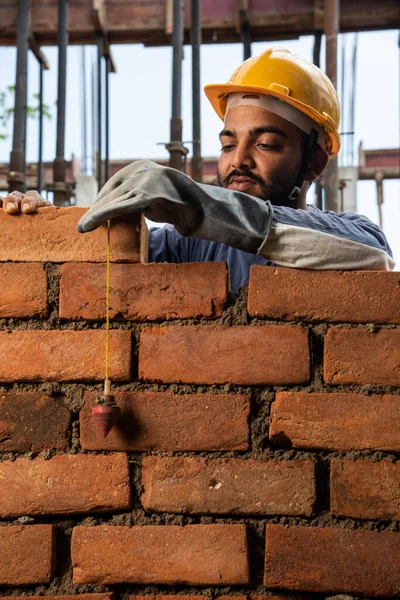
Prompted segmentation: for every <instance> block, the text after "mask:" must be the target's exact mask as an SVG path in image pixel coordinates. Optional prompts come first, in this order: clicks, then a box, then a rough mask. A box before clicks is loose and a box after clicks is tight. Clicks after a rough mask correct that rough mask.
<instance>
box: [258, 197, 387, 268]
mask: <svg viewBox="0 0 400 600" xmlns="http://www.w3.org/2000/svg"><path fill="white" fill-rule="evenodd" d="M259 254H260V255H261V256H264V257H266V258H268V259H269V260H271V261H272V262H274V263H277V264H280V265H282V266H284V267H294V268H298V269H338V270H340V269H342V270H347V271H350V270H365V269H369V270H387V271H388V270H391V269H393V268H394V266H395V262H394V261H393V258H392V251H391V249H390V247H389V244H388V243H387V240H386V237H385V235H384V234H383V232H382V230H381V229H379V227H378V226H377V225H375V224H374V223H372V222H371V221H370V220H369V219H367V218H366V217H364V216H363V215H357V214H351V213H340V214H335V213H333V212H323V211H321V210H318V209H316V208H310V209H308V210H294V209H292V208H286V207H280V206H274V221H273V223H272V227H271V231H270V233H269V235H268V236H267V237H266V239H265V240H264V242H263V244H262V245H261V247H260V250H259Z"/></svg>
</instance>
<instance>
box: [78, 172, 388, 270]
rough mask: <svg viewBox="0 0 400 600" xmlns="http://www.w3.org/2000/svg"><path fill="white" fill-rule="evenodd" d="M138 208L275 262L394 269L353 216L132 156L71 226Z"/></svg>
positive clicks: (376, 236)
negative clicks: (281, 201)
mask: <svg viewBox="0 0 400 600" xmlns="http://www.w3.org/2000/svg"><path fill="white" fill-rule="evenodd" d="M138 211H142V212H143V213H144V214H145V216H147V217H148V218H150V219H151V220H153V221H158V222H168V223H172V224H173V225H175V227H176V229H177V230H178V232H179V233H181V234H182V235H185V236H189V237H194V238H200V239H206V240H213V241H217V242H223V243H225V244H228V245H230V246H233V247H234V248H238V249H239V250H244V251H246V252H251V253H253V254H259V255H260V256H263V257H265V258H267V259H268V260H270V261H272V262H273V263H275V264H280V265H282V266H290V267H295V268H303V269H344V270H354V269H360V270H361V269H374V270H389V269H392V268H393V267H394V261H393V259H392V257H391V251H390V248H389V246H388V244H387V241H386V238H385V236H384V235H383V233H382V232H381V230H380V229H379V227H377V226H376V225H374V224H373V223H371V222H370V221H369V220H368V219H366V218H365V217H362V216H360V215H349V214H348V215H346V214H339V215H336V214H334V213H328V212H327V213H325V212H322V211H319V210H317V209H313V210H295V209H291V208H286V207H278V206H275V207H272V205H271V203H270V202H269V201H263V200H260V199H259V198H254V197H252V196H249V195H247V194H244V193H242V192H236V191H233V190H227V189H225V188H220V187H215V186H210V185H203V184H197V183H196V182H194V181H193V180H191V179H190V178H189V177H187V176H186V175H184V174H183V173H181V172H180V171H176V170H175V169H170V168H165V167H161V166H159V165H156V164H155V163H152V162H151V161H137V162H136V163H133V164H132V165H129V166H127V167H125V168H124V169H122V170H121V171H119V172H118V173H116V174H115V175H114V176H113V177H112V178H111V179H110V180H109V181H108V182H107V183H106V185H105V186H104V187H103V189H102V190H101V191H100V193H99V196H98V198H97V200H96V203H95V204H94V205H93V206H92V207H91V208H90V209H89V211H88V212H87V213H86V214H85V215H84V217H83V218H82V219H81V221H80V222H79V224H78V230H79V231H80V232H86V231H91V230H92V229H95V228H96V227H98V226H99V225H100V224H101V223H103V222H105V221H107V220H108V219H112V218H114V217H117V216H118V217H121V216H124V215H126V214H130V213H132V212H138Z"/></svg>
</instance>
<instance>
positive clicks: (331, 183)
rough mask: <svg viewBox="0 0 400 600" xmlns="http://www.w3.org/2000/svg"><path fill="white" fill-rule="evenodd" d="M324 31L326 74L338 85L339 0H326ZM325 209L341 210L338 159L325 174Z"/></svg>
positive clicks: (334, 160)
mask: <svg viewBox="0 0 400 600" xmlns="http://www.w3.org/2000/svg"><path fill="white" fill-rule="evenodd" d="M324 31H325V36H326V74H327V75H328V77H329V79H330V80H331V81H332V83H333V85H334V86H335V88H336V87H337V81H336V79H337V36H338V32H339V0H325V9H324ZM323 186H324V192H325V210H333V211H334V212H339V206H340V203H339V186H338V161H337V158H333V159H331V160H330V161H329V163H328V166H327V167H326V169H325V172H324V176H323Z"/></svg>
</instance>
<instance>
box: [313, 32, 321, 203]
mask: <svg viewBox="0 0 400 600" xmlns="http://www.w3.org/2000/svg"><path fill="white" fill-rule="evenodd" d="M321 42H322V31H316V32H315V34H314V47H313V63H314V65H315V66H317V67H320V66H321ZM315 198H316V202H315V204H316V206H317V207H318V208H321V209H322V208H323V206H322V186H321V181H320V180H319V179H317V181H316V182H315Z"/></svg>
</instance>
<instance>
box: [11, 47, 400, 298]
mask: <svg viewBox="0 0 400 600" xmlns="http://www.w3.org/2000/svg"><path fill="white" fill-rule="evenodd" d="M205 93H206V95H207V97H208V99H209V101H210V102H211V104H212V106H213V108H214V109H215V111H216V112H217V114H218V115H219V116H220V117H221V119H222V120H223V121H224V125H223V129H222V131H221V133H220V141H221V156H220V159H219V161H218V182H219V187H217V186H210V185H203V184H198V183H196V182H194V181H192V180H191V179H190V178H189V177H187V176H186V175H185V174H183V173H181V172H180V171H176V170H174V169H170V168H165V167H161V166H159V165H157V164H155V163H153V162H151V161H137V162H135V163H133V164H131V165H129V166H127V167H125V168H124V169H121V171H119V172H118V173H116V174H115V175H114V176H113V177H112V178H111V179H110V180H109V181H108V182H107V183H106V185H105V186H104V187H103V188H102V190H101V191H100V193H99V195H98V197H97V200H96V202H95V204H94V205H93V206H92V207H91V208H90V209H89V210H88V211H87V213H86V214H85V215H84V216H83V218H82V219H81V221H80V222H79V224H78V230H79V231H80V232H82V233H84V232H88V231H91V230H93V229H95V228H96V227H98V226H99V225H100V224H101V223H104V222H105V221H107V220H108V219H112V218H114V217H123V216H124V215H128V214H131V213H134V212H138V211H141V212H143V213H144V214H145V216H146V217H148V218H149V219H151V220H153V221H157V222H163V223H165V222H166V223H170V224H171V225H167V226H166V227H163V228H155V229H151V230H150V232H149V259H150V261H154V262H174V263H180V262H192V261H200V262H207V261H226V262H227V263H228V267H229V271H230V278H231V287H232V289H233V290H234V291H236V290H238V289H239V287H240V286H241V285H243V284H244V283H246V282H247V281H248V278H249V270H250V266H251V265H252V264H277V265H282V266H287V267H295V268H306V269H344V270H353V269H375V270H380V269H384V270H389V269H392V268H393V267H394V261H393V259H392V254H391V250H390V248H389V245H388V243H387V241H386V238H385V236H384V234H383V233H382V231H381V230H380V229H379V227H377V226H376V225H375V224H373V223H372V222H370V221H369V220H368V219H367V218H366V217H364V216H361V215H357V214H348V213H341V214H335V213H333V212H323V211H321V210H319V209H317V208H315V207H311V206H307V202H306V194H307V190H308V188H309V185H310V184H311V182H313V181H315V180H316V179H318V177H319V176H320V175H321V173H322V172H323V171H324V169H325V167H326V165H327V163H328V160H329V159H330V158H333V157H335V156H336V155H337V154H338V152H339V149H340V137H339V133H338V125H339V117H340V114H339V113H340V109H339V101H338V97H337V94H336V91H335V89H334V87H333V85H332V83H331V82H330V80H329V79H328V78H327V76H326V75H325V74H324V73H323V72H322V71H320V69H318V68H317V67H316V66H315V65H313V64H312V63H309V62H308V61H306V60H305V59H303V58H301V57H299V56H296V55H295V54H293V53H292V52H289V51H288V50H283V49H272V50H267V51H266V52H264V53H263V54H261V55H259V56H254V57H252V58H250V59H248V60H247V61H245V62H244V63H243V64H242V65H240V66H239V68H238V69H237V70H236V71H235V72H234V74H233V75H232V77H231V78H230V80H229V81H228V83H226V84H213V85H207V86H206V87H205ZM9 199H10V196H8V198H7V199H6V201H5V207H6V208H5V210H8V209H7V206H8V204H9ZM27 199H28V200H27ZM41 202H42V201H41V199H40V197H39V198H38V197H35V198H33V195H32V196H31V199H29V198H28V195H26V196H24V197H23V198H22V199H21V198H20V200H19V201H18V202H14V204H15V208H14V210H18V205H21V203H22V206H23V205H24V204H25V205H26V206H27V208H26V209H25V210H26V211H28V210H30V207H32V210H34V207H35V206H37V205H38V203H39V204H40V203H41Z"/></svg>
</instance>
